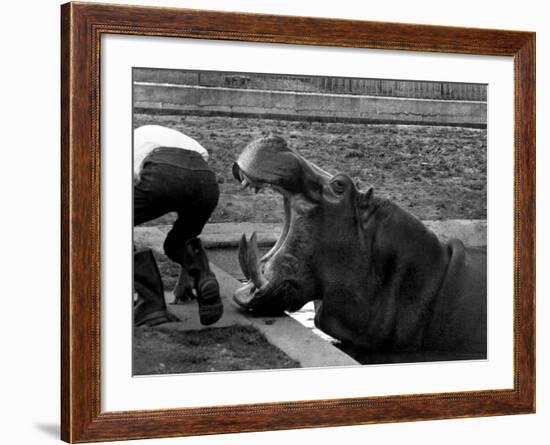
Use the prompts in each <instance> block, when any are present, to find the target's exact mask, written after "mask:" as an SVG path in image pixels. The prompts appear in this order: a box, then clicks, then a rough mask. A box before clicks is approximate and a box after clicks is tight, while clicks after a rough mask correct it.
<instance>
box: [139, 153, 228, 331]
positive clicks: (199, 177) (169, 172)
mask: <svg viewBox="0 0 550 445" xmlns="http://www.w3.org/2000/svg"><path fill="white" fill-rule="evenodd" d="M218 198H219V187H218V182H217V178H216V175H215V173H214V172H213V171H212V170H211V169H210V167H209V166H208V164H207V163H206V161H205V160H204V159H203V158H202V157H201V156H200V155H199V154H198V153H196V152H193V151H189V150H182V149H179V148H171V147H162V148H157V149H155V150H153V151H152V152H151V153H150V154H149V155H148V156H147V158H146V159H145V160H144V162H143V165H142V169H141V175H140V178H139V181H138V182H137V184H135V185H134V225H139V224H142V223H144V222H147V221H150V220H153V219H156V218H158V217H160V216H162V215H164V214H166V213H169V212H176V213H177V220H176V221H175V223H174V224H173V226H172V229H171V230H170V232H169V233H168V235H167V237H166V240H165V242H164V252H165V253H166V255H167V256H168V258H170V259H171V260H172V261H174V262H176V263H178V264H180V266H181V267H182V268H185V264H186V258H185V255H186V254H185V252H186V249H185V245H186V243H187V242H188V241H189V240H192V239H194V238H196V237H197V236H198V235H199V234H200V233H201V232H202V229H203V227H204V225H205V224H206V222H207V221H208V218H210V215H211V214H212V212H213V211H214V209H215V208H216V205H217V204H218ZM188 252H189V250H188ZM201 255H203V256H204V257H205V258H206V253H205V252H204V250H202V252H201ZM206 265H208V261H207V260H206ZM199 275H200V274H199ZM202 275H205V274H202ZM206 275H209V276H213V274H212V273H211V272H210V270H209V269H208V271H206ZM194 278H195V283H196V285H198V284H199V282H198V281H197V278H196V276H195V277H194ZM199 281H200V280H199ZM216 284H217V282H216ZM210 288H211V286H210ZM196 290H197V294H198V300H199V308H201V307H202V308H203V311H202V312H204V308H205V307H207V306H208V307H210V308H212V310H213V311H214V313H215V314H217V315H216V316H212V312H210V316H209V317H207V318H204V320H203V316H202V314H201V321H206V323H203V324H211V323H214V322H216V321H217V320H218V319H219V318H220V317H221V315H222V311H223V306H221V300H220V299H219V291H218V294H217V301H212V299H210V300H208V301H212V302H211V304H210V303H208V302H207V303H206V306H205V304H201V303H204V300H205V299H204V298H201V292H200V286H199V288H197V289H196ZM220 306H221V309H220ZM212 320H213V321H212Z"/></svg>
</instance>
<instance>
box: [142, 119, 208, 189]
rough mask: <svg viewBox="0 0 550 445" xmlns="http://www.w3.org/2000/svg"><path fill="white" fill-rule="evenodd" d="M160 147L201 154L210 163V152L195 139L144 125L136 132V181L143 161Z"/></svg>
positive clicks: (175, 131)
mask: <svg viewBox="0 0 550 445" xmlns="http://www.w3.org/2000/svg"><path fill="white" fill-rule="evenodd" d="M158 147H174V148H181V149H182V150H191V151H195V152H197V153H199V154H200V155H201V156H202V157H203V159H204V160H205V161H208V151H206V149H205V148H204V147H203V146H202V145H201V144H199V143H198V142H197V141H196V140H195V139H193V138H190V137H189V136H186V135H185V134H183V133H182V132H180V131H177V130H174V129H172V128H168V127H163V126H161V125H143V126H141V127H138V128H136V129H135V130H134V179H135V180H137V179H139V176H140V173H141V168H142V166H143V161H144V160H145V158H146V157H147V155H148V154H149V153H151V151H153V150H154V149H155V148H158Z"/></svg>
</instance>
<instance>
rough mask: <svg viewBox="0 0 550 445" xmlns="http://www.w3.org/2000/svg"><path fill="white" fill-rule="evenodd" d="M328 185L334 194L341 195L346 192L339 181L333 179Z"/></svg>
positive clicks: (343, 185) (344, 186) (342, 183)
mask: <svg viewBox="0 0 550 445" xmlns="http://www.w3.org/2000/svg"><path fill="white" fill-rule="evenodd" d="M330 185H331V187H332V190H334V192H335V193H338V194H342V193H344V192H345V191H346V185H345V184H344V181H342V180H341V179H335V180H334V181H332V182H331V184H330Z"/></svg>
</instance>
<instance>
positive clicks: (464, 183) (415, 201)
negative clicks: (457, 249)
mask: <svg viewBox="0 0 550 445" xmlns="http://www.w3.org/2000/svg"><path fill="white" fill-rule="evenodd" d="M134 124H135V126H136V127H137V126H140V125H146V124H159V125H165V126H167V127H171V128H175V129H177V130H180V131H182V132H184V133H185V134H187V135H189V136H191V137H193V138H194V139H196V140H197V141H199V142H200V143H201V144H202V145H203V146H204V147H205V148H206V149H207V150H208V151H209V153H210V157H211V161H210V164H211V165H212V168H213V169H214V170H215V171H216V172H217V174H218V177H219V182H220V189H221V196H220V201H219V204H218V208H217V209H216V211H215V212H214V214H213V215H212V218H211V221H212V222H224V221H250V222H279V221H281V220H282V203H281V198H280V196H279V195H277V194H275V193H274V192H272V191H271V190H265V191H262V192H260V193H259V194H258V195H254V194H253V193H252V192H250V191H241V190H240V186H239V184H238V183H237V182H236V181H235V180H234V179H233V177H232V175H231V166H232V164H233V162H234V161H235V159H236V158H237V157H238V155H239V153H240V152H241V151H242V150H243V148H244V147H245V146H246V144H248V143H249V142H251V141H252V140H254V139H256V138H258V137H261V136H262V135H267V134H269V133H275V134H278V135H280V136H282V137H284V138H285V139H286V140H287V141H288V143H289V144H290V145H291V146H293V147H294V148H296V149H297V150H298V151H299V152H300V153H301V154H302V155H303V156H304V157H306V158H307V159H308V160H310V161H313V162H314V163H316V164H317V165H319V166H320V167H322V168H324V169H325V170H327V171H329V172H331V173H337V172H344V173H347V174H349V175H350V176H351V177H352V178H353V179H354V180H355V181H356V182H357V183H358V185H359V186H360V187H361V188H363V189H365V188H368V187H374V191H375V193H377V194H378V195H379V196H383V197H386V198H389V199H391V200H393V201H394V202H396V203H397V204H399V205H401V206H402V207H403V208H405V209H406V210H408V211H410V212H411V213H413V214H415V215H416V216H418V217H420V218H421V219H449V218H465V219H485V218H486V217H487V211H486V209H487V205H486V202H487V188H486V181H487V133H486V130H482V129H472V128H461V127H436V126H419V125H374V124H352V123H326V122H296V121H284V120H273V119H258V118H237V117H204V116H180V115H176V116H166V115H149V114H136V115H135V120H134ZM173 218H174V216H173V215H167V216H164V217H162V218H159V219H158V220H156V221H152V222H150V223H148V225H156V224H166V223H170V222H172V221H173Z"/></svg>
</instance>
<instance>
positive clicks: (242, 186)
mask: <svg viewBox="0 0 550 445" xmlns="http://www.w3.org/2000/svg"><path fill="white" fill-rule="evenodd" d="M249 185H250V183H249V182H248V180H247V179H246V178H245V179H243V182H241V188H242V189H243V190H244V189H245V188H247V187H248V186H249Z"/></svg>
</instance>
